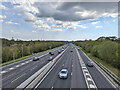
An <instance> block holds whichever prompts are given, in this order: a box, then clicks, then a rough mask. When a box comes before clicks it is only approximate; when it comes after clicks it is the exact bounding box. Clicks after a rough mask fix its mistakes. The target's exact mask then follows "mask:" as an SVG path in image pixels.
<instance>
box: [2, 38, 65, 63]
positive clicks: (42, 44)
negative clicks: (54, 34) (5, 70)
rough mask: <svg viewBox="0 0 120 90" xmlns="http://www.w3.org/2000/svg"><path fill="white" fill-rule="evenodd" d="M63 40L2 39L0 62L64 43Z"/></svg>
mask: <svg viewBox="0 0 120 90" xmlns="http://www.w3.org/2000/svg"><path fill="white" fill-rule="evenodd" d="M64 43H65V42H64V41H39V40H37V41H32V40H31V41H22V40H14V39H12V40H8V39H2V63H4V62H7V61H10V60H13V59H18V58H21V57H24V56H28V55H32V54H33V53H38V52H42V51H46V50H48V49H49V48H51V49H52V48H55V47H59V46H62V45H64Z"/></svg>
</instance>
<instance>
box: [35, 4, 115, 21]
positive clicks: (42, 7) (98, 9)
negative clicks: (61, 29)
mask: <svg viewBox="0 0 120 90" xmlns="http://www.w3.org/2000/svg"><path fill="white" fill-rule="evenodd" d="M34 6H35V7H37V8H38V10H39V13H37V14H36V16H37V17H40V18H41V17H53V18H54V19H55V20H61V21H80V20H89V19H96V18H98V17H101V16H102V15H103V14H104V13H107V14H104V16H105V15H106V16H109V15H110V14H111V13H117V2H58V3H55V2H49V3H47V2H37V3H34ZM77 12H79V13H77ZM93 12H95V13H93Z"/></svg>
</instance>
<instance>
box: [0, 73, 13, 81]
mask: <svg viewBox="0 0 120 90" xmlns="http://www.w3.org/2000/svg"><path fill="white" fill-rule="evenodd" d="M14 74H15V73H13V74H11V75H9V76H7V77H5V78H2V80H4V79H6V78H8V77H10V76H12V75H14Z"/></svg>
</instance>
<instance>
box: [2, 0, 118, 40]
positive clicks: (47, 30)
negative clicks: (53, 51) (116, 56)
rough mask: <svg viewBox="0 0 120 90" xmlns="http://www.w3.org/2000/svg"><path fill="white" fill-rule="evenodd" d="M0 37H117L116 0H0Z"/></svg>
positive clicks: (41, 38) (74, 38)
mask: <svg viewBox="0 0 120 90" xmlns="http://www.w3.org/2000/svg"><path fill="white" fill-rule="evenodd" d="M0 9H1V11H2V12H0V23H1V24H2V25H0V28H1V29H2V36H1V38H7V39H11V38H12V37H14V39H20V40H38V39H39V40H74V41H75V40H85V39H93V40H95V39H97V38H98V37H101V36H116V37H118V3H117V2H37V1H36V2H34V1H33V0H31V1H30V0H27V2H16V1H15V0H14V1H12V2H0Z"/></svg>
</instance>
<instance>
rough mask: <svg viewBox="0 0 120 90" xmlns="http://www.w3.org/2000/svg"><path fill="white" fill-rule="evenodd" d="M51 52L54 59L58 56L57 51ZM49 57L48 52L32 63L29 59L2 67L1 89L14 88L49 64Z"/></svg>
mask: <svg viewBox="0 0 120 90" xmlns="http://www.w3.org/2000/svg"><path fill="white" fill-rule="evenodd" d="M60 48H61V47H60ZM60 48H59V49H60ZM53 51H54V54H55V55H54V57H56V55H58V53H57V49H55V50H53ZM49 56H50V55H49V54H48V52H46V53H43V54H40V55H38V56H37V57H41V58H40V59H39V60H38V61H33V60H32V58H29V59H26V60H24V61H20V62H17V63H15V64H11V65H8V66H5V67H3V68H2V71H1V74H2V88H16V87H17V86H18V85H19V84H21V83H22V82H24V81H25V80H26V79H27V78H29V77H30V76H31V75H33V74H34V73H35V72H37V71H38V70H39V69H41V68H42V67H43V66H44V65H46V64H47V63H48V62H49V61H48V57H49ZM54 57H53V58H54Z"/></svg>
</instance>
